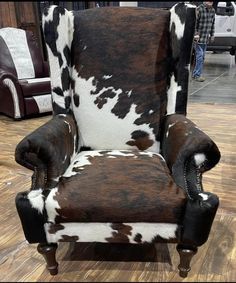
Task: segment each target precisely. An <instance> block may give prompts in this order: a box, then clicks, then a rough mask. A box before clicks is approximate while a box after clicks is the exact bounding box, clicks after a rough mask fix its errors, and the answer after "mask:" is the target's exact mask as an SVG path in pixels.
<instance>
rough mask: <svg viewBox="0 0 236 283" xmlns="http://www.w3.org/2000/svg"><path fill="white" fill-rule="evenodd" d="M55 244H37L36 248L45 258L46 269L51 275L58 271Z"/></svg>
mask: <svg viewBox="0 0 236 283" xmlns="http://www.w3.org/2000/svg"><path fill="white" fill-rule="evenodd" d="M57 246H58V245H57V244H47V243H40V244H38V247H37V250H38V252H39V253H40V254H42V255H43V257H44V258H45V260H46V263H47V269H48V270H49V272H50V274H51V275H56V274H57V273H58V263H57V261H56V250H57Z"/></svg>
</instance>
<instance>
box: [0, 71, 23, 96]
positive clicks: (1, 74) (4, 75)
mask: <svg viewBox="0 0 236 283" xmlns="http://www.w3.org/2000/svg"><path fill="white" fill-rule="evenodd" d="M6 79H9V80H11V81H12V82H13V83H14V85H15V88H16V90H17V93H18V94H19V93H20V94H21V93H22V91H21V87H20V85H19V83H18V78H17V77H15V76H14V75H13V74H11V73H8V72H5V71H3V70H1V71H0V86H1V87H8V85H7V84H6V83H5V80H6Z"/></svg>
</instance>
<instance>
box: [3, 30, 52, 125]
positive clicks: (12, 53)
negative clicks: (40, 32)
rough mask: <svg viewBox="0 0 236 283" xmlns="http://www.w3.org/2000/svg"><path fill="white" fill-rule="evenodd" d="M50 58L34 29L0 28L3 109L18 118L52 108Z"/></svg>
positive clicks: (31, 115)
mask: <svg viewBox="0 0 236 283" xmlns="http://www.w3.org/2000/svg"><path fill="white" fill-rule="evenodd" d="M48 67H49V66H48V62H46V61H44V60H43V57H42V54H41V52H40V48H39V46H38V43H37V40H36V38H35V36H34V34H33V33H32V32H31V31H25V30H23V29H19V28H13V27H5V28H1V29H0V101H1V103H0V113H2V114H5V115H7V116H9V117H11V118H13V119H15V120H17V119H23V118H29V117H33V116H36V115H38V114H41V113H47V114H50V113H51V112H52V95H51V85H50V77H49V70H48Z"/></svg>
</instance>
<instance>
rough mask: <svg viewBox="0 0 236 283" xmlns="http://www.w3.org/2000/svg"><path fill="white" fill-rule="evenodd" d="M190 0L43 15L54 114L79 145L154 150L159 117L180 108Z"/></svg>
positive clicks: (186, 62) (183, 110)
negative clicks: (66, 120)
mask: <svg viewBox="0 0 236 283" xmlns="http://www.w3.org/2000/svg"><path fill="white" fill-rule="evenodd" d="M194 28H195V6H192V5H187V4H184V3H179V4H177V5H176V6H175V7H173V8H172V9H171V11H168V10H162V9H151V8H130V7H129V8H127V7H104V8H93V9H88V10H84V11H67V10H66V9H64V8H60V7H57V6H51V7H50V8H49V9H48V10H46V11H45V12H44V15H43V31H44V37H45V41H46V45H47V50H48V57H49V64H50V71H51V86H52V95H53V109H54V114H60V113H68V112H73V114H74V116H75V119H76V121H77V124H78V129H79V133H80V146H86V147H90V148H91V149H131V148H138V149H141V150H149V151H154V152H159V136H160V123H161V119H162V118H163V116H164V115H166V114H172V113H183V114H185V113H186V103H187V90H188V77H189V70H190V53H191V48H192V41H193V35H194Z"/></svg>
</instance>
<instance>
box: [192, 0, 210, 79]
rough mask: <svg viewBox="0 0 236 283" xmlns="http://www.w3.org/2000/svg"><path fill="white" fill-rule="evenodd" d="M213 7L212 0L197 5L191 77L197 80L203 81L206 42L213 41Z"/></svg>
mask: <svg viewBox="0 0 236 283" xmlns="http://www.w3.org/2000/svg"><path fill="white" fill-rule="evenodd" d="M214 33H215V9H214V8H213V1H209V2H203V4H201V5H199V6H198V7H197V22H196V30H195V36H194V44H193V46H194V50H195V66H194V69H193V73H192V78H193V79H194V80H195V81H197V82H204V81H205V78H204V77H202V69H203V64H204V59H205V53H206V49H207V43H208V42H209V40H210V42H213V41H214Z"/></svg>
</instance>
